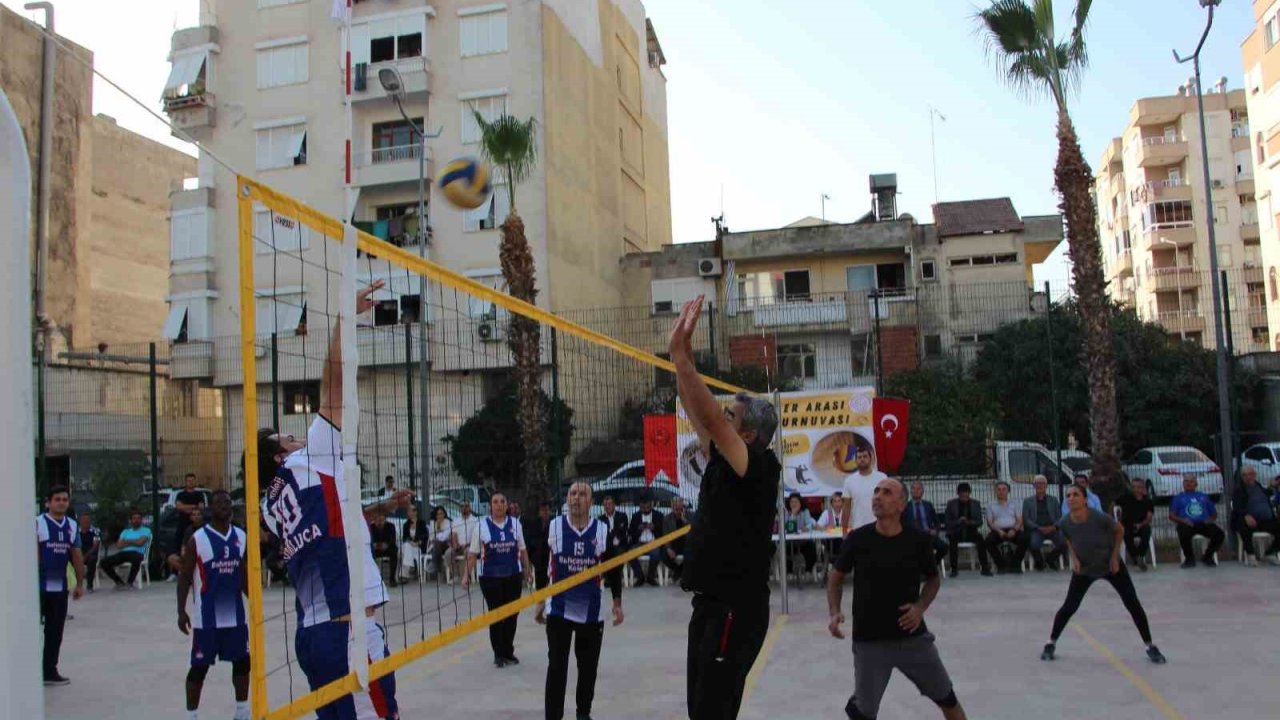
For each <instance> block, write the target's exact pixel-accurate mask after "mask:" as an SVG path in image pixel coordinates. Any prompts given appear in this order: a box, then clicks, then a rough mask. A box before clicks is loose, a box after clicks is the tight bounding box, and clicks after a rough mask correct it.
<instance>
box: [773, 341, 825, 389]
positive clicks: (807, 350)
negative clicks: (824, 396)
mask: <svg viewBox="0 0 1280 720" xmlns="http://www.w3.org/2000/svg"><path fill="white" fill-rule="evenodd" d="M794 348H799V352H787V353H784V352H783V349H787V350H791V349H794ZM776 352H777V358H778V376H779V378H781V377H783V356H784V355H785V356H786V357H788V358H792V357H796V358H800V375H799V376H798V377H799V378H800V380H802V381H804V380H816V379H817V377H818V345H817V343H812V342H788V343H778V346H777V351H776ZM810 358H812V360H813V374H812V375H811V374H809V373H808V365H809V362H808V361H809V359H810ZM787 379H790V377H788V378H787Z"/></svg>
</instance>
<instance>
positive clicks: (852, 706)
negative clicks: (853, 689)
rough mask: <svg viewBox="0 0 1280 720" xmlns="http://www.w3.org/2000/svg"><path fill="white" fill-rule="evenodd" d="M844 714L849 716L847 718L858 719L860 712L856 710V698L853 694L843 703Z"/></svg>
mask: <svg viewBox="0 0 1280 720" xmlns="http://www.w3.org/2000/svg"><path fill="white" fill-rule="evenodd" d="M844 714H845V715H848V716H849V720H860V719H861V718H862V713H860V712H858V700H857V698H856V697H854V696H853V695H850V696H849V702H847V703H845V704H844Z"/></svg>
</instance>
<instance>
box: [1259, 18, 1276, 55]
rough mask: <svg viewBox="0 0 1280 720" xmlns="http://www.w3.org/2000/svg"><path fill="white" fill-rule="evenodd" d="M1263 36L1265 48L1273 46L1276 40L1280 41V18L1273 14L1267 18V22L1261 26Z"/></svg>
mask: <svg viewBox="0 0 1280 720" xmlns="http://www.w3.org/2000/svg"><path fill="white" fill-rule="evenodd" d="M1263 31H1264V35H1263V38H1264V40H1265V41H1266V46H1267V49H1268V50H1270V49H1271V48H1273V47H1275V44H1276V42H1277V41H1280V19H1277V17H1276V16H1275V15H1272V16H1271V17H1269V18H1267V24H1266V25H1265V26H1263Z"/></svg>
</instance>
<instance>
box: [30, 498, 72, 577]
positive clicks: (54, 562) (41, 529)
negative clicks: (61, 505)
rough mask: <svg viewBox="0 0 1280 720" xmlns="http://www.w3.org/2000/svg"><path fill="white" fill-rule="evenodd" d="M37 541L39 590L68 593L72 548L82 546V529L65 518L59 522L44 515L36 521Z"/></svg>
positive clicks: (46, 514)
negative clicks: (38, 548)
mask: <svg viewBox="0 0 1280 720" xmlns="http://www.w3.org/2000/svg"><path fill="white" fill-rule="evenodd" d="M36 542H37V543H38V544H39V546H40V589H41V590H42V591H44V592H51V593H64V592H67V590H68V588H67V563H68V562H70V560H71V549H72V548H74V547H79V546H80V528H79V527H77V526H76V524H75V523H74V522H72V521H71V518H69V517H67V516H65V515H64V516H63V517H62V522H58V521H57V520H54V519H53V518H51V517H49V513H42V514H41V515H40V516H38V517H37V518H36Z"/></svg>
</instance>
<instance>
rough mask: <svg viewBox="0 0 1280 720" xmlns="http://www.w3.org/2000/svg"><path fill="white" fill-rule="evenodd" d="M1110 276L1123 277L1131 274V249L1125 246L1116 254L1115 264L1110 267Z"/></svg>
mask: <svg viewBox="0 0 1280 720" xmlns="http://www.w3.org/2000/svg"><path fill="white" fill-rule="evenodd" d="M1111 275H1112V277H1117V278H1124V277H1129V276H1130V275H1133V251H1132V250H1130V249H1128V248H1126V249H1124V250H1121V251H1120V254H1119V255H1117V256H1116V262H1115V265H1114V266H1113V267H1112V268H1111Z"/></svg>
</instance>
